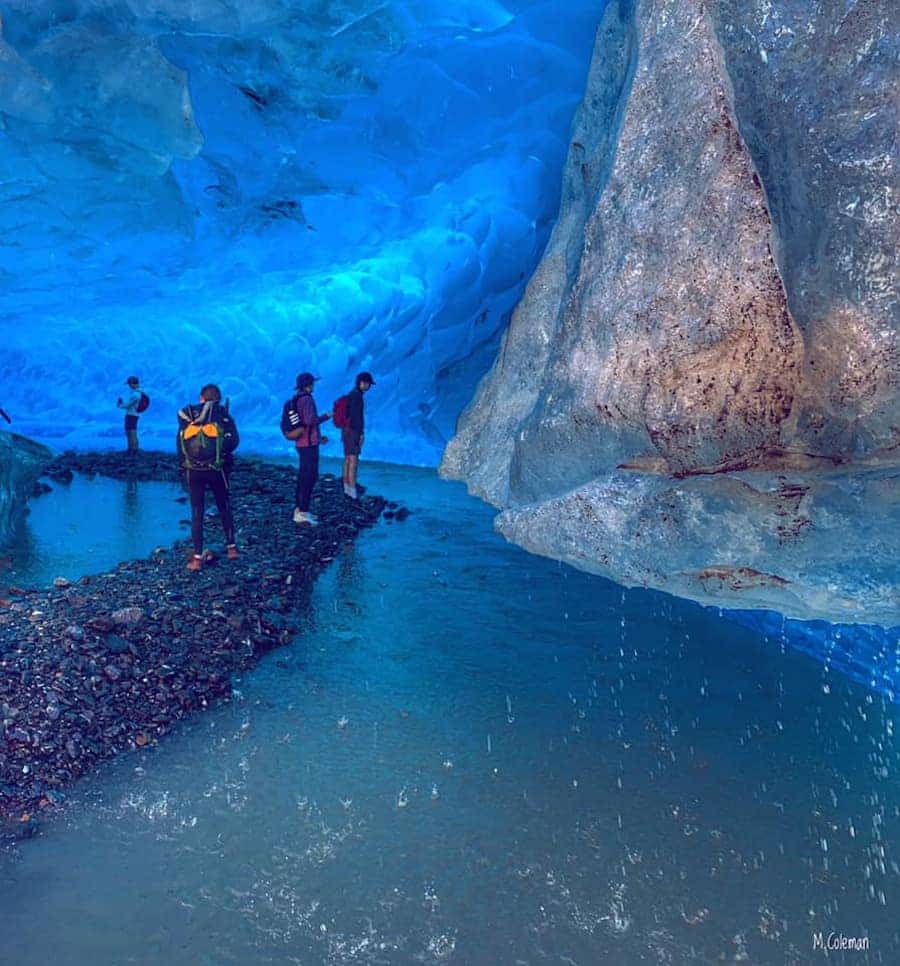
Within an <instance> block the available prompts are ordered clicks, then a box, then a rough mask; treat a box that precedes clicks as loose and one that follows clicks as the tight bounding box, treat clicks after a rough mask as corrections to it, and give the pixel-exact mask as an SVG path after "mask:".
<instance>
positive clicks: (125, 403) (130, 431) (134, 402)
mask: <svg viewBox="0 0 900 966" xmlns="http://www.w3.org/2000/svg"><path fill="white" fill-rule="evenodd" d="M125 385H127V386H128V397H127V398H126V399H124V400H123V399H122V397H121V396H119V398H118V400H117V401H116V406H117V407H118V408H119V409H124V410H125V438H126V439H127V440H128V449H127V451H126V452H128V453H131V454H134V453H136V452H137V451H138V434H137V427H138V412H139V410H138V407H139V406H140V404H141V396H142V395H143V393H142V392H141V384H140V380H139V379H138V377H137V376H129V377H128V378H127V379H126V380H125Z"/></svg>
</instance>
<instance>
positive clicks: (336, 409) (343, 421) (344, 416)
mask: <svg viewBox="0 0 900 966" xmlns="http://www.w3.org/2000/svg"><path fill="white" fill-rule="evenodd" d="M331 418H332V420H333V422H334V425H335V427H336V428H337V429H344V428H346V427H347V426H349V425H350V417H349V415H348V413H347V397H346V396H341V398H340V399H335V401H334V406H333V407H332V410H331Z"/></svg>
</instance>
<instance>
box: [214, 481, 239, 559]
mask: <svg viewBox="0 0 900 966" xmlns="http://www.w3.org/2000/svg"><path fill="white" fill-rule="evenodd" d="M210 489H211V490H212V491H213V496H214V497H215V498H216V507H217V508H218V510H219V517H220V518H221V520H222V529H223V530H224V531H225V546H226V548H233V547H234V545H235V544H234V520H233V518H232V515H231V494H230V493H229V490H228V480H227V478H226V477H225V474H224V473H216V474H215V475H214V476H211V477H210ZM229 556H232V554H229Z"/></svg>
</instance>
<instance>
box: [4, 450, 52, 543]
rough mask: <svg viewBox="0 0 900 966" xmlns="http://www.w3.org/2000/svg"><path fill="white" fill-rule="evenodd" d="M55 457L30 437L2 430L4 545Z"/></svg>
mask: <svg viewBox="0 0 900 966" xmlns="http://www.w3.org/2000/svg"><path fill="white" fill-rule="evenodd" d="M52 457H53V454H52V453H51V452H50V450H49V449H47V447H46V446H43V445H41V444H40V443H36V442H35V441H34V440H32V439H28V437H27V436H20V435H19V434H18V433H7V432H3V431H0V544H3V543H4V542H5V541H6V540H8V539H9V536H10V534H11V532H12V529H13V526H14V525H15V521H16V519H17V517H18V516H20V515H21V514H22V513H23V512H24V510H25V504H26V502H27V501H28V498H29V497H30V496H31V495H32V493H33V492H34V490H35V487H36V486H37V482H38V477H39V476H41V474H42V473H43V469H44V467H45V466H46V465H47V463H48V462H49V461H50V460H51V459H52Z"/></svg>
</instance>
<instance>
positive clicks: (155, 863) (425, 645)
mask: <svg viewBox="0 0 900 966" xmlns="http://www.w3.org/2000/svg"><path fill="white" fill-rule="evenodd" d="M329 468H330V467H329ZM366 469H367V472H366V476H367V479H366V482H368V483H369V484H370V485H371V486H372V488H373V490H377V491H378V492H382V493H385V494H386V495H388V496H389V498H394V499H398V500H401V501H402V502H404V503H405V504H407V505H408V506H410V508H411V509H412V510H413V514H412V515H411V516H410V518H409V519H408V520H406V521H405V522H403V523H399V524H398V523H392V524H388V523H384V524H382V525H379V526H378V527H376V528H375V529H374V530H372V531H370V532H368V533H366V534H364V535H363V536H362V537H361V538H360V540H359V541H358V542H357V544H356V545H355V547H354V548H353V549H352V550H351V551H350V552H348V553H347V554H346V555H345V556H343V557H342V558H340V559H338V560H337V561H335V564H334V566H333V567H332V569H331V570H330V571H328V572H327V574H326V575H325V576H324V577H323V578H322V580H321V581H320V582H319V584H318V585H317V587H316V589H315V592H314V595H313V605H312V610H311V611H310V613H309V615H308V617H307V618H305V620H304V626H303V631H302V632H301V633H300V634H299V636H298V638H297V640H296V641H295V642H294V644H293V645H291V646H289V647H286V648H284V649H282V650H280V651H277V652H275V653H273V654H271V655H269V657H268V658H267V659H266V660H265V661H264V662H263V663H262V664H261V665H260V666H259V667H258V668H257V669H256V670H255V671H254V672H253V673H251V674H248V675H246V676H245V677H244V678H243V679H242V680H241V681H240V682H239V684H238V685H237V687H238V694H237V695H236V697H235V699H234V700H233V701H232V702H231V703H229V704H227V705H224V706H221V707H219V708H217V709H214V710H213V711H211V712H210V713H208V714H205V715H203V716H201V717H197V718H195V719H193V720H192V721H191V722H189V723H187V724H186V725H184V726H183V727H181V728H180V729H179V730H178V731H177V732H176V733H175V734H174V735H171V736H169V737H167V738H166V739H165V741H164V742H163V744H162V745H161V746H159V747H155V748H151V749H148V750H145V751H141V752H137V753H135V754H134V755H131V756H129V757H127V758H123V759H121V760H119V761H118V762H115V763H113V764H112V765H110V766H109V767H107V768H106V769H104V770H103V772H102V773H100V774H99V775H98V776H97V777H95V778H94V779H91V780H90V781H87V782H84V783H82V784H81V785H79V786H78V787H77V788H76V789H74V790H73V792H72V794H71V795H70V801H69V808H68V810H67V812H66V814H65V816H64V817H63V818H62V819H58V820H56V821H51V822H48V823H46V824H45V826H44V831H43V834H42V835H41V836H40V837H38V838H37V839H34V840H32V841H30V842H27V843H23V844H22V845H21V846H20V847H18V848H17V849H16V850H15V851H14V852H10V853H7V854H0V909H2V910H3V918H4V922H3V926H4V928H3V929H2V930H0V962H4V963H7V962H8V963H50V962H54V963H58V962H59V961H60V960H62V961H64V962H65V963H67V964H69V963H73V964H82V963H84V964H97V963H117V964H118V963H140V964H151V963H162V962H166V963H172V964H198V963H199V964H226V963H239V964H247V963H253V964H256V963H259V964H270V963H271V964H276V963H279V964H280V963H299V964H304V966H306V964H310V966H312V964H344V963H367V964H369V963H371V964H375V963H388V964H405V963H410V964H415V963H444V962H447V963H460V964H482V963H484V964H506V963H509V964H518V963H527V964H538V963H576V964H579V966H586V964H596V963H611V964H630V963H645V962H654V963H674V964H680V963H685V962H719V961H727V962H732V961H745V962H750V963H808V962H814V961H817V960H818V959H820V958H821V959H824V958H825V954H824V953H823V952H820V951H814V949H813V943H814V935H815V934H816V933H819V932H821V933H822V934H823V939H827V937H828V934H829V933H832V932H833V933H835V934H843V935H844V936H845V937H851V938H854V937H860V938H862V937H868V943H869V948H868V951H853V952H846V953H833V952H832V953H830V954H829V956H828V959H829V961H831V962H835V961H837V962H844V961H846V962H854V963H863V962H873V963H896V962H897V961H898V960H900V929H898V900H900V869H898V861H900V858H898V835H900V782H898V765H900V747H898V741H897V730H898V729H897V706H896V705H895V704H892V703H891V702H890V701H888V700H887V698H885V697H884V696H883V695H881V694H879V693H877V692H874V691H869V690H866V689H865V688H863V687H862V686H860V685H858V684H856V683H855V682H853V681H852V680H850V679H848V678H846V677H843V676H841V675H840V674H837V673H835V671H834V669H831V670H828V669H827V667H826V666H824V665H823V664H822V663H821V662H820V661H817V660H815V659H813V658H812V657H809V656H807V655H805V654H802V653H799V652H796V651H794V650H792V649H790V648H789V647H787V646H786V644H785V642H784V641H782V640H779V639H778V638H776V637H772V638H769V639H766V638H764V637H763V636H762V635H761V634H760V633H758V632H755V631H754V630H752V629H750V628H745V627H741V626H738V625H736V624H734V623H731V622H729V621H728V620H725V619H723V618H721V617H720V616H719V615H718V614H717V613H715V612H714V611H710V610H705V609H703V608H700V607H698V606H695V605H692V604H689V603H686V602H681V601H677V600H674V599H672V598H669V597H666V596H664V595H661V594H654V593H648V592H641V591H626V592H623V591H622V589H621V588H619V587H617V586H616V585H614V584H612V583H609V582H606V581H603V580H599V579H597V578H591V577H588V576H586V575H584V574H580V573H577V572H574V571H572V570H569V569H567V568H564V567H561V566H559V565H557V564H555V563H553V562H551V561H547V560H543V559H539V558H535V557H530V556H528V555H526V554H525V553H523V552H521V551H520V550H518V549H516V548H514V547H510V546H508V545H506V544H505V543H504V542H503V541H502V540H501V539H500V538H499V537H497V536H496V535H494V534H493V532H492V531H491V518H492V513H491V511H490V509H489V508H486V507H484V506H482V505H481V504H480V503H478V502H477V501H474V500H471V499H469V498H468V497H467V496H466V495H465V493H464V491H463V489H462V487H460V486H458V485H456V484H447V483H441V482H439V481H437V479H436V477H435V476H434V474H433V473H430V472H427V471H418V470H409V469H400V468H395V467H388V466H379V467H375V468H372V467H367V468H366ZM145 492H146V493H147V494H148V495H149V492H150V491H143V490H142V491H141V493H142V494H143V493H145ZM44 499H47V498H44ZM152 499H153V498H151V500H150V502H152ZM169 501H170V497H165V498H162V497H161V498H160V512H165V513H168V514H171V502H169ZM176 512H178V511H176ZM159 542H163V541H159ZM154 545H155V544H154ZM149 549H152V547H148V548H147V550H149ZM145 552H146V551H145ZM90 559H91V560H93V558H90ZM89 563H90V561H89ZM86 566H88V565H86Z"/></svg>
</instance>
